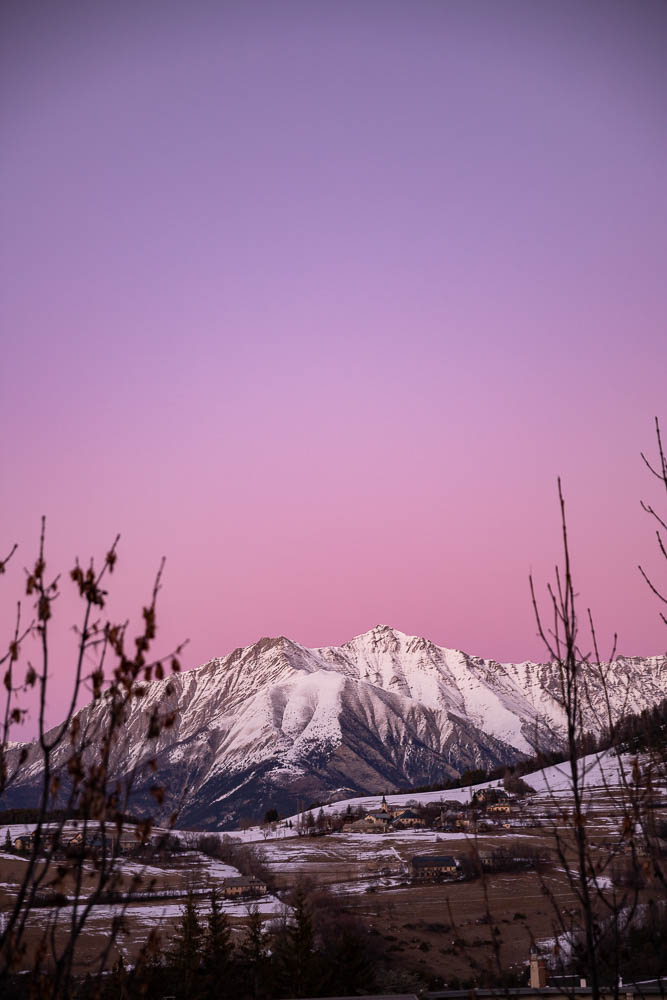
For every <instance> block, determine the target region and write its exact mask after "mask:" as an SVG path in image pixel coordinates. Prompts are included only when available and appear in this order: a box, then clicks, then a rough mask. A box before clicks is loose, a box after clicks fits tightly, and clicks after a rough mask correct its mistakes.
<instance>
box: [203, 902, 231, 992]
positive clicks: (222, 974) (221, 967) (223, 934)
mask: <svg viewBox="0 0 667 1000" xmlns="http://www.w3.org/2000/svg"><path fill="white" fill-rule="evenodd" d="M204 965H205V968H206V972H207V974H208V975H209V977H211V978H212V979H213V981H214V983H215V988H216V995H217V996H228V995H230V993H233V992H234V991H233V988H232V984H231V982H230V973H231V966H232V944H231V929H230V926H229V920H228V918H227V914H226V913H223V911H222V907H221V905H220V895H219V893H218V890H217V889H216V888H214V889H213V890H212V891H211V912H210V913H209V916H208V926H207V930H206V942H205V945H204Z"/></svg>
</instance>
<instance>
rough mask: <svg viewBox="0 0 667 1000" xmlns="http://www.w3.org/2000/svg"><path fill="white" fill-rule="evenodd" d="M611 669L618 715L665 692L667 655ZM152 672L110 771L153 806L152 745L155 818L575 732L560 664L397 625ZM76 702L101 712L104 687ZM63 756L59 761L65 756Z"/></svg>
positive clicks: (439, 771)
mask: <svg viewBox="0 0 667 1000" xmlns="http://www.w3.org/2000/svg"><path fill="white" fill-rule="evenodd" d="M604 673H605V680H606V685H607V689H608V692H609V693H610V697H611V705H612V711H613V713H614V715H615V716H617V717H620V716H621V715H622V714H624V712H626V711H627V710H629V709H632V710H641V709H642V708H644V707H649V706H650V705H652V704H655V703H656V702H657V701H659V700H660V699H661V698H662V697H665V696H666V695H667V658H666V657H659V656H658V657H649V658H636V657H634V658H624V657H620V658H618V659H617V660H615V661H613V662H612V663H611V664H609V665H606V666H605V667H604ZM586 679H587V690H588V692H589V697H588V699H587V703H585V704H584V708H583V722H584V726H585V728H587V729H590V730H591V731H592V732H597V731H599V730H600V729H601V728H602V724H603V721H604V720H600V719H599V718H597V717H596V713H595V708H594V706H595V704H597V703H598V702H599V696H600V695H601V683H602V681H601V678H600V677H598V676H597V675H596V672H595V670H593V669H592V668H591V670H590V671H589V672H588V674H587V677H586ZM142 686H143V687H144V688H145V695H144V697H143V698H141V699H136V700H135V701H134V702H133V703H132V705H131V706H130V709H129V711H128V716H127V720H126V723H125V726H124V741H123V744H122V746H118V747H116V748H115V749H114V755H113V759H112V762H111V767H112V773H113V774H114V775H116V776H123V775H126V774H128V773H129V772H130V771H131V770H132V769H133V768H136V769H137V778H138V780H137V782H136V793H135V796H134V799H133V809H135V811H145V812H147V813H148V812H152V813H153V814H155V801H154V799H153V798H152V797H151V794H150V787H151V785H152V784H153V783H154V779H153V777H152V772H151V773H150V774H149V767H148V762H149V760H152V759H155V760H156V761H157V765H158V769H157V775H158V780H159V782H160V783H161V784H162V785H164V786H165V788H166V797H165V802H164V804H163V807H162V810H161V813H160V815H159V817H158V818H164V817H165V816H168V815H169V814H170V813H171V812H173V811H174V810H175V809H177V808H180V809H181V818H180V820H179V822H184V823H189V824H192V825H200V826H208V827H216V828H225V827H230V826H233V825H234V824H235V823H238V821H239V819H240V818H241V817H243V816H248V817H253V818H257V817H258V816H261V815H262V812H263V811H264V810H265V809H266V808H269V807H275V808H278V809H279V810H280V811H282V812H289V811H292V812H294V811H295V809H296V807H297V805H298V803H299V802H302V803H303V802H309V801H312V800H313V799H322V798H326V796H327V795H328V794H330V793H332V792H333V791H334V790H335V789H337V788H341V787H345V788H348V789H353V790H354V791H357V792H359V793H360V794H367V793H372V792H376V791H380V790H382V789H384V788H388V787H392V786H396V785H402V786H405V785H406V784H425V783H429V782H433V781H441V780H443V779H444V780H446V779H448V778H452V777H456V776H457V775H458V774H459V773H460V772H461V771H463V770H464V769H465V768H467V767H485V768H488V767H493V766H497V765H498V764H502V763H510V762H512V761H514V760H517V759H520V758H521V757H522V756H525V755H530V754H532V753H533V752H534V750H535V748H536V747H538V746H541V747H543V748H546V749H555V748H557V747H558V746H560V745H561V743H562V740H563V736H564V722H565V720H564V713H563V708H562V705H560V703H559V699H558V675H557V667H556V666H555V665H554V664H549V663H543V664H539V663H533V662H531V661H523V662H522V663H500V662H498V661H496V660H486V659H483V658H481V657H475V656H471V655H469V654H467V653H465V652H463V651H462V650H455V649H448V648H447V647H443V646H438V645H436V644H435V643H433V642H431V641H430V640H429V639H426V638H424V637H421V636H411V635H407V634H406V633H403V632H401V631H400V630H398V629H395V628H391V627H390V626H387V625H378V626H375V627H374V628H372V629H370V630H369V631H368V632H364V633H361V634H360V635H358V636H354V637H353V638H352V639H350V640H349V641H348V642H347V643H344V644H342V645H341V646H321V647H315V648H312V649H311V648H309V647H306V646H303V645H301V644H300V643H298V642H296V641H294V640H292V639H289V638H287V637H286V636H277V637H267V636H264V637H262V638H261V639H259V640H258V641H257V642H255V643H253V644H251V645H249V646H245V647H240V648H237V649H235V650H233V651H232V652H231V653H229V654H228V655H227V656H224V657H215V658H213V659H211V660H209V661H208V662H207V663H205V664H203V665H202V666H200V667H198V668H195V669H193V670H189V671H186V672H184V673H182V674H178V675H175V676H173V677H170V678H165V679H163V680H159V681H152V682H148V683H145V684H144V685H142ZM169 691H171V693H170V694H169V693H168V692H169ZM158 707H159V709H160V711H162V712H165V711H169V712H172V711H173V712H174V713H175V721H174V725H173V727H171V728H170V729H165V730H163V732H162V733H161V734H160V736H159V737H158V738H157V739H156V740H155V741H151V742H150V743H149V742H148V741H147V740H146V730H147V720H148V718H149V717H150V714H151V712H152V711H153V710H154V709H156V708H158ZM78 714H79V715H80V717H81V721H82V723H86V724H89V725H92V726H93V727H94V726H96V725H99V726H100V727H101V726H102V725H103V722H104V699H102V700H101V701H99V702H97V703H95V704H94V705H92V706H86V707H84V708H83V709H82V710H81V712H80V713H78ZM82 728H83V727H82ZM28 749H29V758H28V761H27V762H26V764H25V765H24V766H23V767H22V770H21V774H20V780H19V781H17V782H16V785H15V786H14V788H13V789H12V790H11V792H10V793H9V794H8V796H6V798H7V801H8V804H11V805H24V804H28V800H29V799H30V796H31V795H32V796H34V794H35V789H36V787H37V784H38V781H39V773H40V772H39V759H38V753H37V750H36V748H35V747H34V745H31V744H29V745H28ZM8 752H10V751H8ZM18 752H20V749H19V748H18V747H17V748H16V749H14V748H12V749H11V753H18ZM56 764H57V765H59V766H60V767H61V768H63V770H64V766H65V756H64V755H63V756H62V759H59V760H57V761H56Z"/></svg>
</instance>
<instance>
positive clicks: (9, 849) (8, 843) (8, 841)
mask: <svg viewBox="0 0 667 1000" xmlns="http://www.w3.org/2000/svg"><path fill="white" fill-rule="evenodd" d="M5 851H6V852H7V853H8V854H11V852H12V838H11V837H10V836H9V827H7V829H6V831H5Z"/></svg>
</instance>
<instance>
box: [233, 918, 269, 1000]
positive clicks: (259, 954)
mask: <svg viewBox="0 0 667 1000" xmlns="http://www.w3.org/2000/svg"><path fill="white" fill-rule="evenodd" d="M239 950H240V954H241V964H242V967H243V969H244V971H245V973H246V975H247V977H248V980H249V982H250V983H251V984H252V987H251V988H252V994H251V995H252V996H253V997H254V998H255V1000H258V998H259V997H261V996H263V995H264V993H265V992H266V979H267V971H268V954H267V948H266V943H265V939H264V932H263V930H262V917H261V914H260V912H259V910H258V909H257V907H256V906H252V907H251V908H249V910H248V923H247V925H246V933H245V937H244V939H243V941H242V943H241V947H240V949H239Z"/></svg>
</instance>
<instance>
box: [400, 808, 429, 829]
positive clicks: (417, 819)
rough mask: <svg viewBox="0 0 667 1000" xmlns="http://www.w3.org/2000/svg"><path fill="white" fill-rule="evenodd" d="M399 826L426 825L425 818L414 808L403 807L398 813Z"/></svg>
mask: <svg viewBox="0 0 667 1000" xmlns="http://www.w3.org/2000/svg"><path fill="white" fill-rule="evenodd" d="M395 823H396V826H397V827H402V826H403V827H406V826H424V820H423V819H422V818H421V816H419V815H418V814H417V813H416V812H414V810H412V809H403V810H402V811H401V812H399V813H398V814H397V815H396V819H395Z"/></svg>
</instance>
